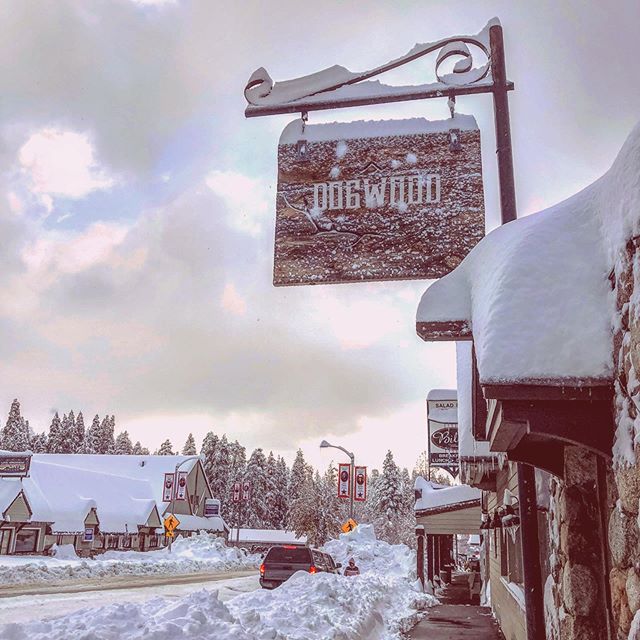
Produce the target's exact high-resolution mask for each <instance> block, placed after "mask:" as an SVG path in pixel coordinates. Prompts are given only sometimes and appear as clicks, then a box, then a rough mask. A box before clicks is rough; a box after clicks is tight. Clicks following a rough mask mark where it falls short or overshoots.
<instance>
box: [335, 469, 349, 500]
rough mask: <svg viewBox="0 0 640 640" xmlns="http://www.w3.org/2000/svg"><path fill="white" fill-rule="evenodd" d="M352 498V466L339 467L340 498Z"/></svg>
mask: <svg viewBox="0 0 640 640" xmlns="http://www.w3.org/2000/svg"><path fill="white" fill-rule="evenodd" d="M349 497H351V465H350V464H339V465H338V498H349Z"/></svg>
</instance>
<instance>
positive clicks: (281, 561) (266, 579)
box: [260, 544, 341, 589]
mask: <svg viewBox="0 0 640 640" xmlns="http://www.w3.org/2000/svg"><path fill="white" fill-rule="evenodd" d="M340 566H341V565H340V563H338V564H336V563H335V562H334V561H333V558H332V557H331V556H330V555H329V554H328V553H323V552H322V551H318V550H317V549H310V548H309V547H303V546H299V545H289V544H285V545H281V546H278V547H271V549H269V551H267V555H266V556H265V558H264V560H263V561H262V564H261V565H260V586H262V587H263V588H265V589H275V588H276V587H278V586H280V585H281V584H282V583H283V582H284V581H285V580H287V579H288V578H290V577H291V576H292V575H293V574H294V573H295V572H296V571H308V572H309V573H320V572H324V573H338V569H339V568H340Z"/></svg>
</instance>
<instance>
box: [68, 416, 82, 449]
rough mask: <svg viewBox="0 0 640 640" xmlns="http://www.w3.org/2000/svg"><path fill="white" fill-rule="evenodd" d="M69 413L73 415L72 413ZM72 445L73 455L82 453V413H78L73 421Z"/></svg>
mask: <svg viewBox="0 0 640 640" xmlns="http://www.w3.org/2000/svg"><path fill="white" fill-rule="evenodd" d="M71 413H72V414H73V411H72V412H71ZM72 444H73V452H74V453H82V452H83V451H84V416H83V415H82V411H80V412H79V413H78V417H77V418H76V420H75V428H74V430H73V438H72Z"/></svg>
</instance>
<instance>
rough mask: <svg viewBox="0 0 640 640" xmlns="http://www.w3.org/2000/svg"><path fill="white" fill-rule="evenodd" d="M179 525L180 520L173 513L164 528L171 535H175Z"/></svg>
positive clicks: (165, 521) (165, 520) (167, 518)
mask: <svg viewBox="0 0 640 640" xmlns="http://www.w3.org/2000/svg"><path fill="white" fill-rule="evenodd" d="M179 524H180V520H178V518H176V517H175V516H174V515H173V513H172V514H170V515H169V516H168V517H166V518H165V519H164V528H165V529H166V530H167V531H168V532H169V533H173V531H174V529H176V528H177V527H178V525H179Z"/></svg>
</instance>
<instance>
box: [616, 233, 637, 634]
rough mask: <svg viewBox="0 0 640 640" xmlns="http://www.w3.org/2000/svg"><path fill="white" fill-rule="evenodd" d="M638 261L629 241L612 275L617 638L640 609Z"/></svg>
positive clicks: (627, 630) (624, 631) (631, 241)
mask: <svg viewBox="0 0 640 640" xmlns="http://www.w3.org/2000/svg"><path fill="white" fill-rule="evenodd" d="M639 260H640V254H639V252H638V246H637V242H636V241H635V240H630V241H629V242H628V243H627V246H626V248H625V251H624V252H623V253H622V255H621V256H620V259H619V261H618V263H617V266H616V273H615V274H614V275H615V281H614V282H615V296H616V306H617V309H618V313H619V322H618V325H617V327H616V328H615V333H614V359H615V363H614V364H615V371H616V381H615V392H616V403H615V404H616V416H615V419H616V437H615V444H614V449H613V451H614V461H613V476H614V479H615V491H616V493H617V497H618V500H616V501H615V505H614V506H613V508H612V510H611V515H610V517H609V527H608V529H609V530H608V537H609V547H610V550H611V562H612V568H611V570H610V573H609V581H610V586H611V604H612V613H613V619H614V626H615V633H616V635H615V638H616V640H627V638H628V637H629V629H630V627H631V622H632V620H633V617H634V615H635V614H636V612H638V611H639V610H640V552H639V549H638V544H639V541H640V532H639V530H638V506H639V500H640V465H639V464H638V461H639V460H640V450H639V448H638V446H637V445H635V446H634V442H635V440H636V438H637V436H638V425H637V423H638V406H639V405H638V398H639V397H640V396H639V392H640V382H639V381H638V373H637V372H640V320H639V318H638V312H639V309H638V300H636V299H635V298H636V296H634V290H636V291H637V292H639V293H640V261H639ZM636 295H637V294H636ZM634 640H636V639H634ZM638 640H640V639H638Z"/></svg>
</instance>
